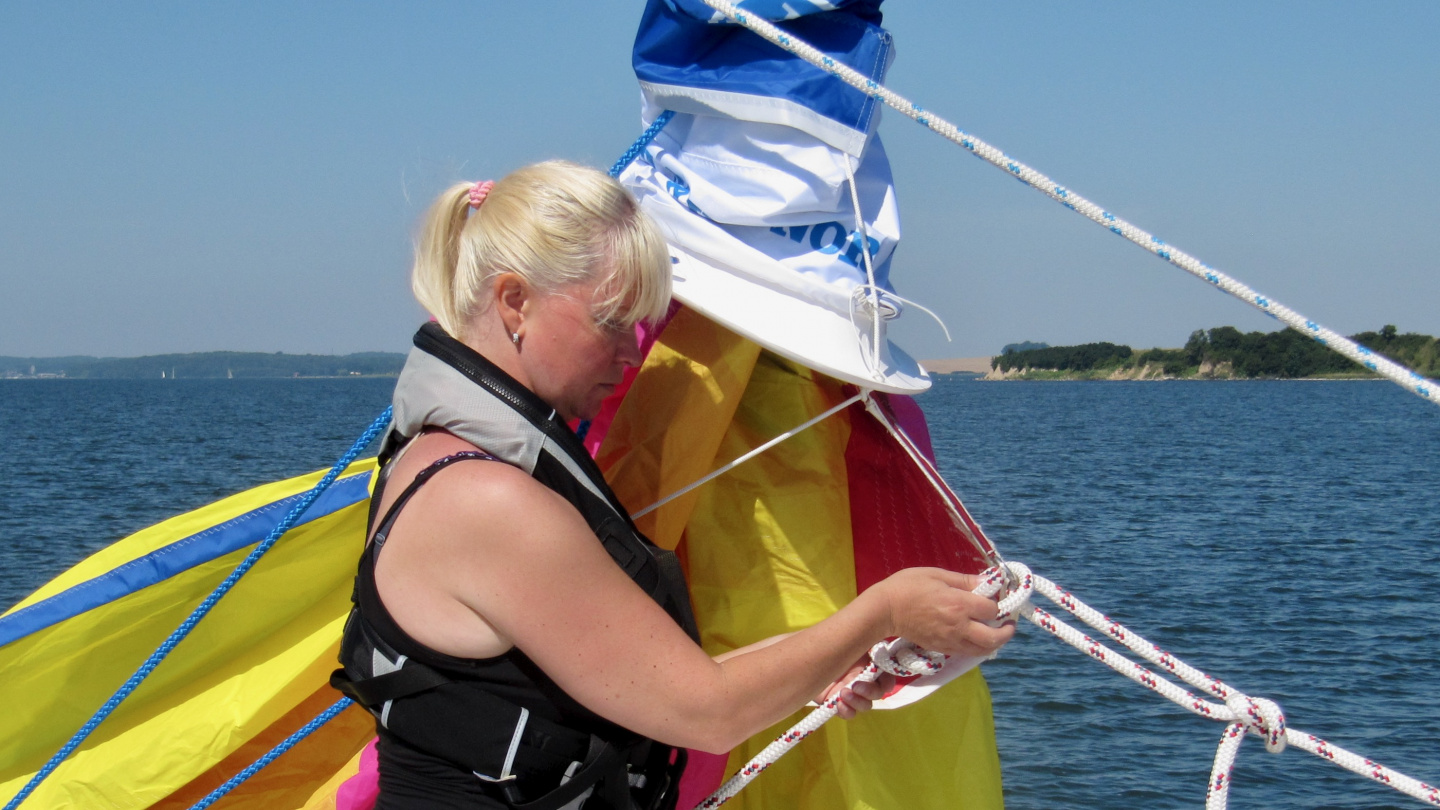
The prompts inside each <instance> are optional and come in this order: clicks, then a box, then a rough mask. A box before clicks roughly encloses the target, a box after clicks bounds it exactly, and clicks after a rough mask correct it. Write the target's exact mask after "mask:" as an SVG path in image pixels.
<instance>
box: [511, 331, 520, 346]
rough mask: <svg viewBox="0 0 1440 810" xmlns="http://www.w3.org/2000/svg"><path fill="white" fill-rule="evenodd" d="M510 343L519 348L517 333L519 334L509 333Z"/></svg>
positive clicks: (518, 335)
mask: <svg viewBox="0 0 1440 810" xmlns="http://www.w3.org/2000/svg"><path fill="white" fill-rule="evenodd" d="M510 342H511V343H514V344H515V345H516V346H519V345H520V333H519V332H511V333H510Z"/></svg>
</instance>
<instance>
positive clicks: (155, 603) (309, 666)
mask: <svg viewBox="0 0 1440 810" xmlns="http://www.w3.org/2000/svg"><path fill="white" fill-rule="evenodd" d="M357 469H358V470H360V471H362V472H365V473H366V474H365V475H364V477H363V478H359V479H352V480H350V481H349V482H346V481H345V480H344V479H342V481H341V482H338V483H337V485H336V486H337V488H339V489H337V492H338V493H340V494H345V493H346V492H348V493H349V494H345V498H348V499H350V502H348V503H346V502H345V501H344V500H343V499H342V500H340V501H336V500H335V499H334V498H331V499H330V500H329V501H328V502H326V503H320V502H317V504H316V507H315V508H316V510H317V511H318V512H319V513H320V515H321V516H319V517H318V518H314V519H311V520H310V521H309V522H306V523H303V524H302V525H299V526H297V527H296V528H294V529H292V530H291V531H290V532H289V533H287V534H286V535H285V536H284V537H283V538H282V539H281V540H280V542H279V543H277V544H276V545H275V547H274V548H273V549H271V551H270V552H269V553H268V554H267V555H266V556H265V557H264V558H262V559H261V560H260V562H259V563H258V564H257V565H256V566H255V568H254V569H252V570H251V571H250V573H249V574H248V575H247V576H246V577H245V578H244V579H242V580H240V582H239V584H237V585H236V586H235V588H234V589H233V590H232V591H231V592H230V594H229V595H228V596H227V597H225V599H223V600H221V601H220V602H219V603H218V605H217V606H216V607H215V609H214V610H213V611H211V613H210V615H209V616H208V617H206V618H205V620H204V621H202V622H200V624H199V625H197V626H196V628H195V629H194V631H193V632H192V633H191V634H190V636H189V637H188V638H186V639H185V640H184V641H183V642H181V643H180V645H179V646H178V647H176V648H175V650H174V651H173V652H172V653H171V654H170V656H169V658H167V659H166V660H165V661H164V662H163V663H162V664H161V665H160V666H159V667H158V668H157V669H156V670H155V671H154V673H153V674H152V675H151V676H150V677H149V678H148V679H147V680H146V681H145V682H144V683H143V684H142V685H141V686H140V687H139V689H137V690H136V691H135V692H134V694H132V695H131V697H130V698H129V699H128V700H126V701H125V702H124V703H122V704H121V705H120V707H119V708H118V709H117V710H116V711H115V713H114V714H112V715H111V716H110V718H109V719H107V720H106V721H105V722H104V723H102V724H101V725H100V726H99V728H98V729H97V730H96V731H95V733H94V734H92V735H91V736H90V738H89V739H88V740H87V741H86V742H85V743H84V744H83V745H82V746H81V748H80V750H79V751H77V752H76V753H75V754H74V755H73V756H72V757H71V758H70V760H69V761H67V762H65V763H64V764H62V765H61V766H60V768H59V769H58V770H57V771H56V772H55V773H54V774H53V775H52V776H51V777H50V778H49V779H48V780H47V781H46V782H45V783H44V784H42V785H41V786H40V788H39V789H38V790H37V791H36V793H35V794H34V795H33V796H32V798H31V799H30V800H29V801H27V805H29V804H30V802H34V804H33V806H35V807H61V806H76V807H115V808H142V807H149V806H151V805H152V804H154V803H155V802H157V801H159V800H161V799H163V798H165V797H166V796H168V795H170V794H171V793H172V792H174V791H175V790H177V789H178V788H181V787H182V786H184V785H187V784H188V783H190V782H192V780H194V779H195V778H196V777H197V776H199V775H201V774H203V773H205V772H206V771H207V770H209V769H210V768H211V767H212V766H214V765H216V763H218V762H220V761H222V760H224V759H225V758H226V757H227V756H229V755H230V754H231V753H232V752H234V751H235V750H236V749H238V748H239V747H241V746H242V745H243V744H244V743H245V742H246V741H247V740H250V739H252V738H254V737H256V736H257V735H259V734H261V733H263V732H265V731H266V729H269V728H270V727H271V726H272V725H273V724H275V723H276V721H278V720H279V719H280V718H281V717H282V716H284V715H285V714H286V713H287V712H290V711H291V710H292V709H294V708H295V707H296V706H298V705H299V704H301V703H302V702H304V701H306V700H307V698H310V697H311V696H312V695H314V694H315V693H316V691H317V690H318V689H320V688H321V687H322V686H323V685H324V683H325V682H326V679H327V678H328V675H329V672H330V670H332V669H333V668H334V667H335V649H336V644H337V643H338V640H339V636H340V630H341V627H342V625H343V622H344V618H345V616H346V613H347V612H348V609H349V595H350V587H351V581H352V578H353V576H354V561H355V560H356V559H357V558H358V556H359V553H360V549H361V546H362V544H363V542H364V529H365V520H366V509H367V507H368V499H366V498H365V497H364V495H365V491H364V486H365V485H366V483H367V481H366V479H368V477H369V476H368V470H369V469H373V462H365V463H363V464H362V465H360V466H359V467H357V468H352V470H357ZM318 477H319V474H318V473H317V474H314V475H310V476H304V477H301V478H295V479H290V480H289V481H284V482H280V483H277V484H270V485H266V486H263V487H259V488H257V489H254V490H250V491H248V492H245V493H242V494H240V495H236V496H234V497H232V498H227V499H226V500H224V501H220V502H218V503H216V504H212V505H210V506H207V507H204V508H202V509H200V510H196V511H195V512H193V513H190V514H188V515H184V516H181V517H180V518H176V519H174V520H171V521H167V522H166V523H164V524H161V525H160V526H157V527H152V528H151V529H147V530H145V531H143V532H140V533H138V534H137V535H134V536H132V537H130V538H127V539H126V540H123V541H121V542H120V543H118V544H116V547H112V549H108V550H107V551H106V552H101V554H97V555H95V556H94V557H91V558H90V559H89V560H87V561H85V562H84V563H82V564H81V565H80V566H77V569H80V570H72V571H71V572H67V574H65V575H62V578H61V580H62V583H61V585H54V586H47V587H46V588H45V589H42V591H41V592H40V594H38V595H37V598H32V599H31V600H27V603H26V605H27V606H29V607H30V608H31V610H29V611H28V612H27V611H12V612H11V613H10V614H7V616H6V617H5V618H4V619H3V620H0V629H4V623H5V622H10V623H11V624H12V625H13V624H14V622H16V621H30V620H31V619H32V618H33V617H34V615H35V613H36V611H40V612H42V613H43V612H45V611H51V609H52V608H53V607H54V606H55V605H56V604H57V603H65V602H67V601H68V600H72V598H73V599H79V598H81V597H86V596H87V595H89V594H90V592H92V591H94V590H96V589H97V588H98V589H100V590H104V589H105V588H112V589H113V588H114V587H119V586H117V585H116V579H117V578H116V577H114V576H110V575H111V573H112V572H115V571H121V572H122V573H123V574H124V575H125V576H120V577H119V579H121V580H125V581H126V582H131V583H132V584H133V583H134V582H136V581H139V582H141V583H143V582H144V581H145V577H147V576H148V577H150V578H152V579H155V580H156V581H154V582H151V583H150V584H147V585H145V586H144V587H139V588H137V589H134V590H132V591H131V592H128V593H124V594H123V595H120V596H118V597H114V598H107V599H106V600H104V601H103V602H102V603H101V604H98V605H95V606H93V607H91V608H89V609H88V610H85V611H83V612H78V613H75V614H74V615H69V616H67V617H64V618H62V619H61V620H59V621H54V622H52V623H49V624H46V623H45V622H43V621H42V622H39V624H40V625H43V626H40V627H38V629H35V630H33V631H32V632H28V633H27V634H26V635H23V636H21V637H19V638H16V639H14V640H12V641H10V642H9V643H8V644H5V646H3V647H0V694H8V695H24V696H25V699H24V700H22V701H14V702H12V703H11V704H10V705H9V706H8V707H7V711H5V712H3V713H0V763H3V764H0V795H6V796H8V795H12V794H14V793H15V792H17V791H18V790H19V789H20V788H21V787H22V786H23V785H24V784H25V783H26V782H27V781H28V780H29V779H30V777H31V776H32V775H33V774H34V773H35V771H36V770H37V769H38V768H39V767H40V766H41V765H42V764H43V763H44V762H45V761H46V760H47V759H48V758H49V757H50V756H51V755H52V754H53V753H54V752H55V751H56V750H58V749H59V748H60V746H61V745H63V744H64V743H65V741H66V740H67V739H68V738H69V737H70V736H71V734H73V733H74V732H75V731H76V730H77V729H78V728H80V726H81V725H82V724H83V723H84V722H85V721H86V720H87V719H88V718H89V717H90V715H91V714H92V713H93V712H94V711H95V710H96V709H97V708H98V707H99V706H100V705H101V704H102V703H103V702H104V701H105V700H106V699H107V698H108V697H109V696H110V695H111V694H112V693H113V692H114V691H115V689H117V688H118V687H119V686H120V685H121V684H122V683H123V682H124V681H125V679H126V678H128V677H129V676H130V675H131V674H132V673H133V672H134V671H135V670H136V668H137V667H138V666H140V664H141V663H142V662H143V661H144V660H145V659H146V657H147V656H149V655H150V653H151V652H152V651H153V650H154V649H155V647H156V646H158V645H159V644H160V643H161V642H162V641H163V640H164V639H165V637H166V636H167V635H168V634H169V633H170V632H171V631H172V630H173V629H174V628H175V627H176V626H178V625H179V624H180V622H181V621H182V620H184V619H185V617H186V616H187V615H189V613H190V612H191V611H192V610H193V609H194V608H195V607H196V605H198V604H199V603H200V601H201V600H202V599H203V598H204V597H205V596H206V595H207V594H209V593H210V591H211V590H212V589H213V588H214V587H215V586H216V585H218V584H219V583H220V582H221V581H222V580H223V579H224V578H225V576H226V575H227V574H229V572H230V571H231V570H233V569H234V567H235V565H236V564H238V563H239V562H240V560H242V559H243V558H244V556H245V555H246V554H247V553H248V552H249V550H250V549H251V547H253V542H252V543H251V544H248V545H246V546H244V547H240V548H236V549H235V550H233V551H230V552H228V553H224V554H221V555H219V556H216V557H213V558H209V559H206V555H205V554H203V553H196V548H197V546H200V545H202V544H204V543H207V542H208V543H214V542H217V541H218V540H220V539H226V532H227V531H232V530H235V529H236V528H237V527H244V528H247V529H248V530H250V531H259V530H260V529H263V528H264V525H265V521H266V520H270V517H269V513H268V512H267V507H268V506H270V505H273V504H275V503H277V502H278V501H280V500H282V499H284V498H286V497H289V496H293V495H296V494H298V493H303V492H305V491H306V490H308V489H309V488H310V487H311V486H313V484H314V482H315V481H316V480H317V479H318ZM342 484H344V487H348V490H346V489H345V488H344V487H342ZM357 495H358V497H359V499H358V500H355V498H356V496H357ZM283 511H288V507H285V508H284V510H283ZM256 514H260V515H261V516H262V517H263V518H264V520H259V521H258V522H257V521H256V520H251V521H250V522H249V523H246V522H245V516H247V515H250V516H252V517H253V516H254V515H256ZM276 520H278V518H275V519H274V520H270V525H272V526H273V524H274V522H275V521H276ZM165 527H169V528H170V530H171V531H170V532H162V531H161V529H163V528H165ZM197 527H198V528H199V529H200V530H199V531H198V532H197V531H196V529H197ZM206 527H209V528H206ZM211 529H214V530H215V531H211ZM232 534H233V531H232ZM262 536H263V535H262ZM228 539H229V540H231V541H234V540H235V539H236V538H235V537H234V536H231V537H229V538H228ZM240 539H241V540H243V539H245V538H243V537H242V538H240ZM254 539H255V540H258V539H260V538H259V537H256V538H254ZM102 555H103V556H102ZM186 555H189V556H186ZM176 559H183V561H184V562H185V565H184V566H179V567H178V570H177V564H176V563H175V560H176ZM122 561H124V562H126V563H134V564H133V565H129V566H128V567H127V566H117V565H116V563H119V562H122ZM105 565H110V566H112V567H111V568H109V569H105V570H103V571H102V570H101V569H104V566H105ZM167 565H169V566H170V568H165V566H167ZM157 570H159V571H161V572H162V573H163V576H160V575H159V574H156V571H157ZM126 577H129V579H126ZM64 583H73V584H71V585H70V587H68V588H67V587H64ZM91 583H99V584H98V585H96V586H95V587H94V588H86V587H83V586H85V585H90V584H91ZM76 585H80V586H82V587H78V588H77V587H76ZM47 595H48V596H49V599H46V597H47ZM111 595H112V596H113V594H111ZM51 612H53V611H51ZM47 621H48V620H47ZM338 697H339V695H338V694H337V695H335V696H334V698H332V702H333V699H338ZM297 728H298V725H297ZM281 736H282V738H283V736H284V735H281ZM347 744H350V743H347ZM355 750H356V749H355V748H354V747H352V748H351V749H350V750H349V751H346V752H345V754H344V756H342V757H340V758H339V760H338V762H344V760H345V758H347V757H348V756H349V755H351V754H353V753H354V751H355ZM334 767H338V763H337V764H336V765H333V766H331V770H330V772H332V773H333V768H334ZM328 776H329V773H321V774H317V775H316V780H315V783H316V784H318V783H319V782H323V781H324V779H325V778H326V777H328ZM312 789H313V788H312ZM307 795H308V794H307ZM302 801H303V797H302Z"/></svg>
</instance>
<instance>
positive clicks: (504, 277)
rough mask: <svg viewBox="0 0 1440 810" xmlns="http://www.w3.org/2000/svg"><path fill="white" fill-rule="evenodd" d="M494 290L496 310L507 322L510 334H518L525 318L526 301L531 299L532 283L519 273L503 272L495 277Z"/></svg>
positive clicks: (507, 330) (506, 327)
mask: <svg viewBox="0 0 1440 810" xmlns="http://www.w3.org/2000/svg"><path fill="white" fill-rule="evenodd" d="M492 289H493V291H494V295H495V301H494V306H495V312H496V314H498V315H499V316H500V320H501V322H502V323H504V324H505V331H506V332H507V333H508V334H512V335H513V334H517V333H519V331H520V325H521V324H522V323H523V322H524V320H525V303H526V302H527V301H528V300H529V299H530V295H531V291H530V285H529V284H526V283H525V279H523V278H521V277H520V275H519V274H518V273H501V274H500V275H498V276H496V277H495V281H494V286H493V288H492Z"/></svg>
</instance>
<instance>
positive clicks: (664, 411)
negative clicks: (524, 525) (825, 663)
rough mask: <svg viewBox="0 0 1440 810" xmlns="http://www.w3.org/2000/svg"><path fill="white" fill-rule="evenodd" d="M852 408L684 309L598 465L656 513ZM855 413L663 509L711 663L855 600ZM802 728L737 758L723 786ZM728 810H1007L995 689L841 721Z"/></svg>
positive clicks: (962, 690) (974, 687) (659, 523)
mask: <svg viewBox="0 0 1440 810" xmlns="http://www.w3.org/2000/svg"><path fill="white" fill-rule="evenodd" d="M844 395H845V392H844V391H843V389H842V388H841V387H840V385H839V384H838V383H836V382H835V381H833V380H831V379H829V378H826V377H824V376H822V375H818V374H815V373H814V372H811V371H809V370H807V369H804V368H802V367H800V366H797V365H795V364H793V363H790V362H788V361H785V360H782V359H780V358H778V357H776V356H775V355H772V354H769V353H762V352H760V351H759V350H758V347H756V346H755V345H754V344H753V343H750V342H749V341H746V340H743V339H741V338H738V337H736V336H735V335H734V334H733V333H730V332H728V331H727V330H725V329H724V328H723V327H720V326H717V325H715V324H714V323H713V322H710V321H708V320H706V319H705V318H703V317H700V316H698V315H694V314H693V313H688V314H687V311H686V310H682V311H681V312H680V313H679V314H677V315H676V317H675V319H674V320H672V321H671V322H670V323H669V324H668V325H667V326H666V328H665V331H664V332H663V333H662V334H661V336H660V339H659V342H657V344H656V345H655V347H654V348H653V349H652V350H651V352H650V354H649V356H647V358H646V360H645V364H644V366H643V367H642V369H641V372H640V374H639V376H638V377H637V378H636V380H635V382H634V385H633V386H632V388H631V390H630V393H629V394H628V395H627V397H626V400H625V402H624V403H623V404H622V405H621V407H620V409H619V411H618V412H617V414H616V417H615V422H614V424H613V425H612V426H611V428H610V431H609V432H608V433H607V435H606V436H605V438H604V440H603V443H602V445H601V448H600V452H599V453H598V454H597V459H598V460H599V461H600V464H601V467H602V469H605V470H606V476H607V478H609V479H610V481H611V485H612V486H613V487H614V488H615V490H616V492H617V493H620V495H621V497H622V498H623V499H625V501H626V502H627V503H631V504H636V505H639V504H645V503H650V502H652V501H653V500H655V499H656V498H658V497H660V496H661V495H665V494H668V493H670V492H674V491H676V490H678V489H679V488H681V487H682V486H684V485H686V484H688V483H690V482H691V481H693V480H695V479H696V478H698V477H699V476H700V475H701V474H703V473H706V472H709V471H710V470H712V469H714V468H716V467H718V466H720V465H721V464H724V463H726V462H729V461H730V460H731V459H733V458H735V457H737V456H739V455H741V454H743V453H745V452H746V451H748V450H750V449H751V448H753V447H756V446H758V445H760V444H761V443H763V442H765V441H767V440H769V439H770V438H772V437H774V436H776V435H779V434H780V433H783V432H785V431H787V430H790V429H791V428H793V427H795V426H796V425H799V424H801V423H803V422H805V421H806V420H808V419H809V418H811V417H812V416H815V415H816V414H819V413H821V412H822V411H824V410H825V409H827V408H829V407H830V406H832V405H834V404H836V403H838V402H840V401H841V400H842V399H843V398H844ZM851 414H858V409H852V411H848V412H846V413H845V414H841V415H838V416H836V417H833V418H832V419H830V420H826V421H825V422H822V423H820V424H818V425H816V426H814V427H812V428H810V429H809V430H807V431H805V432H804V433H801V434H799V435H798V436H796V437H794V438H792V439H789V440H787V441H786V442H785V443H783V444H781V445H779V446H777V447H776V448H774V449H772V450H770V451H768V452H766V453H765V454H763V455H761V456H759V457H758V458H756V459H753V460H751V461H749V462H747V463H745V464H743V465H741V466H740V467H738V468H736V469H735V470H732V471H730V472H728V473H726V474H725V475H723V476H721V477H720V478H718V479H716V480H715V481H712V482H710V483H709V484H706V485H705V486H704V487H702V488H701V489H699V490H697V491H696V492H694V493H692V494H691V495H689V496H687V497H686V498H681V499H678V500H676V501H674V502H672V503H671V504H670V505H667V506H665V507H662V508H661V509H660V510H659V513H658V519H657V520H656V521H654V522H653V523H651V524H649V525H647V526H645V528H646V529H647V530H648V531H654V532H655V533H656V537H655V539H656V540H657V541H658V542H660V543H661V544H662V545H670V544H674V543H676V542H678V543H679V546H678V548H677V551H678V552H679V553H680V555H681V558H682V559H683V560H684V561H685V563H686V569H687V575H688V579H689V581H690V585H691V594H692V600H693V602H694V605H695V610H696V615H697V619H698V621H699V624H700V628H701V633H702V640H703V643H704V646H705V649H706V651H707V652H710V653H712V654H715V653H719V652H724V651H727V650H730V649H734V648H736V647H740V646H744V645H746V644H750V643H752V642H755V641H759V640H761V639H763V638H766V637H769V636H771V635H775V634H777V633H784V632H789V631H792V630H797V629H800V628H803V627H807V626H809V625H811V624H814V623H815V622H818V621H820V620H821V619H823V618H825V617H826V616H828V615H830V614H831V613H833V612H834V611H835V610H836V609H837V608H838V607H839V606H841V605H843V604H846V603H847V602H849V601H850V600H852V599H853V598H854V597H855V595H856V588H857V586H856V574H855V557H854V554H855V551H854V547H853V544H852V541H853V537H852V528H851V505H850V498H849V492H848V476H847V474H846V448H847V443H848V441H849V436H850V422H849V421H848V420H849V419H850V418H852V416H851ZM854 418H868V417H865V416H863V415H856V416H855V417H854ZM896 452H901V451H900V450H899V448H898V447H897V448H896ZM677 526H678V527H680V528H678V529H677ZM677 531H679V532H681V535H682V536H681V537H680V538H675V537H674V534H675V532H677ZM802 716H803V712H802V713H799V714H796V715H795V716H793V717H791V718H789V719H787V720H786V721H784V722H783V723H780V724H777V725H776V726H775V727H774V728H772V729H769V730H767V731H765V732H763V733H761V734H758V735H756V736H755V737H754V738H752V739H751V740H749V741H748V742H747V743H745V744H744V745H742V746H741V747H740V748H738V749H737V750H736V751H734V752H732V754H731V756H730V758H729V763H728V765H727V768H728V771H727V773H726V775H728V774H729V773H733V772H734V771H735V770H738V769H739V767H740V766H741V765H743V764H744V763H745V762H746V761H748V760H749V759H750V758H751V757H752V756H753V755H754V754H756V753H758V752H759V751H760V750H761V749H762V748H763V747H764V746H766V745H768V744H769V743H770V742H771V741H772V740H773V739H774V738H775V737H776V736H777V735H778V734H780V733H781V732H783V731H784V730H785V729H786V728H788V727H789V726H790V725H793V724H794V723H795V722H796V721H797V720H799V719H800V717H802ZM696 770H697V771H699V770H702V768H697V769H696ZM692 776H694V777H698V776H699V774H698V773H697V774H694V775H692ZM696 781H698V780H696ZM715 786H718V779H717V781H716V782H715V784H714V785H710V786H701V785H699V784H696V783H692V780H691V779H687V789H686V791H685V792H682V797H686V798H694V799H695V800H697V801H698V799H699V798H703V796H704V795H705V793H708V792H709V790H710V789H713V787H715ZM697 788H698V789H700V790H702V791H703V792H699V793H698V794H696V793H695V790H696V789H697ZM731 806H735V807H739V808H750V810H757V809H758V808H765V809H766V810H772V809H773V810H778V809H779V808H784V810H794V809H795V808H800V809H801V810H808V809H810V808H813V809H814V810H821V808H824V810H832V809H833V808H851V809H852V810H865V809H866V808H887V809H888V808H895V807H906V808H911V809H912V810H926V809H927V808H935V810H940V809H941V808H945V810H953V809H954V808H961V809H962V810H998V808H1001V807H1003V797H1002V795H1001V785H1000V764H999V758H998V756H997V754H996V749H995V735H994V724H993V720H992V717H991V706H990V695H989V691H988V689H987V688H986V686H985V681H984V679H983V678H982V677H981V675H980V673H979V672H978V671H975V672H971V673H969V674H967V675H965V676H963V677H961V678H959V679H957V680H956V681H954V682H952V683H950V684H948V685H946V686H945V687H944V688H943V689H941V690H939V691H938V692H936V693H935V694H933V695H932V696H930V697H929V698H927V699H925V700H924V701H923V702H922V703H919V704H916V705H914V706H910V707H906V708H903V709H898V710H894V711H883V712H882V711H877V712H872V713H870V714H867V715H864V716H862V717H861V718H859V719H858V720H856V721H851V722H848V723H847V722H840V721H835V722H831V723H829V724H827V725H826V726H825V727H823V728H822V729H821V730H820V731H819V732H817V733H816V734H814V735H812V736H811V737H810V738H808V739H806V740H805V742H803V743H801V744H800V745H799V746H797V748H796V749H795V750H793V751H792V752H791V753H790V754H789V755H787V756H786V757H784V758H782V759H781V760H780V761H779V762H777V763H776V764H774V765H772V766H771V767H770V768H769V769H768V770H767V771H766V772H765V774H764V775H762V776H760V777H759V778H758V779H756V780H755V781H754V782H752V783H751V784H750V786H749V787H747V788H746V789H745V790H744V791H742V792H741V793H740V795H739V796H737V797H736V798H735V799H732V800H731Z"/></svg>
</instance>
